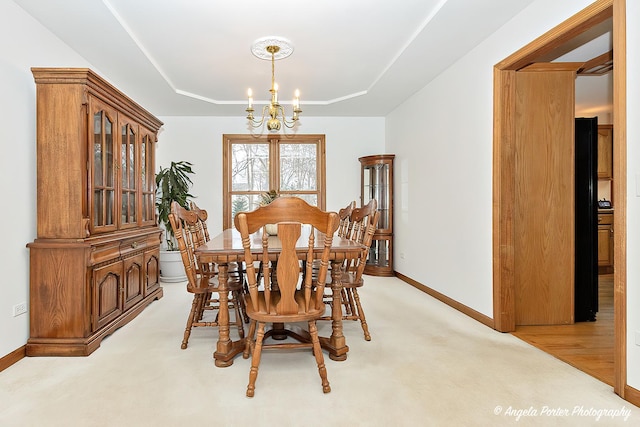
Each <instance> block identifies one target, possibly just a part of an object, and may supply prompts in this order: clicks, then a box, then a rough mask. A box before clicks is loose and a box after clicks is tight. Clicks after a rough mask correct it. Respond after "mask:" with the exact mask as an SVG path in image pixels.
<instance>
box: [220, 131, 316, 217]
mask: <svg viewBox="0 0 640 427" xmlns="http://www.w3.org/2000/svg"><path fill="white" fill-rule="evenodd" d="M243 143H250V144H268V145H269V189H270V190H276V191H277V192H278V193H280V194H284V195H286V194H287V193H295V194H315V195H316V197H317V200H318V207H319V208H320V209H322V210H325V206H326V194H325V189H326V151H325V135H320V134H306V135H305V134H301V135H280V134H274V135H263V136H254V135H235V134H233V135H223V136H222V163H223V167H222V187H223V188H222V227H223V229H227V228H233V218H231V197H232V196H233V195H234V194H245V193H247V192H246V191H239V192H234V191H232V189H231V185H232V180H231V169H232V163H231V160H232V158H231V155H232V150H231V146H232V145H233V144H243ZM312 143H313V144H316V154H317V155H316V174H317V176H316V189H315V190H313V191H309V190H307V191H280V149H279V148H280V145H281V144H312Z"/></svg>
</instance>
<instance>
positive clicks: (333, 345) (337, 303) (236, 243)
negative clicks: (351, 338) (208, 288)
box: [196, 226, 367, 367]
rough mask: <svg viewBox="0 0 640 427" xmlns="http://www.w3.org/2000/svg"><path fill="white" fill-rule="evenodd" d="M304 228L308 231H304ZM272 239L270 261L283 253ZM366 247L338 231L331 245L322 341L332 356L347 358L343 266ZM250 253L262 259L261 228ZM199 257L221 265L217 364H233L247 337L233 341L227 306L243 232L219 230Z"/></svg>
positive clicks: (303, 239)
mask: <svg viewBox="0 0 640 427" xmlns="http://www.w3.org/2000/svg"><path fill="white" fill-rule="evenodd" d="M305 230H307V231H306V233H305ZM309 230H310V227H308V226H307V227H303V232H302V235H301V236H300V239H299V240H298V242H299V245H298V246H299V247H300V251H299V256H300V259H304V257H305V255H306V252H307V251H308V246H307V242H308V241H307V239H308V236H309ZM316 233H317V234H319V236H317V237H316V239H315V242H316V243H315V244H316V248H317V250H318V252H321V251H322V243H323V240H324V237H323V236H322V233H320V232H318V231H316ZM269 239H275V241H274V242H269V253H268V256H269V261H271V262H274V261H276V262H277V259H278V255H279V253H280V246H279V245H278V242H279V240H278V237H277V236H269ZM363 250H367V248H366V247H365V246H364V245H362V244H360V243H357V242H354V241H352V240H349V239H345V238H343V237H340V236H337V235H335V236H334V237H333V242H332V245H331V255H330V261H331V267H332V268H331V285H330V286H331V292H332V294H331V298H332V304H331V306H332V311H331V322H332V325H331V336H330V337H320V344H321V346H322V348H323V349H325V350H327V351H328V353H329V358H331V359H332V360H337V361H343V360H346V359H347V352H348V351H349V347H348V346H347V343H346V339H345V337H344V335H343V333H342V305H341V293H342V282H341V281H340V276H341V268H340V266H341V265H342V263H343V261H344V260H345V259H354V258H357V257H359V256H360V255H361V254H362V251H363ZM251 253H252V255H254V256H255V257H256V258H257V260H259V261H263V262H264V260H263V259H262V232H261V231H258V232H256V233H254V234H253V235H252V236H251ZM196 257H197V258H198V261H199V262H201V263H214V264H216V265H217V267H218V282H219V287H220V293H219V294H220V295H219V299H220V309H219V312H218V330H219V334H218V342H217V345H216V350H215V352H214V353H213V358H214V359H215V365H216V366H218V367H227V366H231V365H232V364H233V358H234V357H235V356H236V355H237V354H238V353H241V352H242V351H243V350H244V345H245V344H244V339H239V340H237V341H232V340H231V339H230V336H229V307H228V291H227V289H228V287H227V280H228V265H229V263H243V262H244V249H243V247H242V240H241V237H240V233H239V232H238V231H237V230H236V229H231V228H229V229H226V230H224V231H223V232H222V233H220V234H218V235H217V236H215V237H214V238H212V239H211V240H210V241H208V242H207V243H205V244H204V245H202V246H200V247H198V248H197V249H196Z"/></svg>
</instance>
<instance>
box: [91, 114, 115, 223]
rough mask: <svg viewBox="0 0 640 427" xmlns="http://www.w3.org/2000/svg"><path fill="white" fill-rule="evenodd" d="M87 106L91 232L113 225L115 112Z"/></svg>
mask: <svg viewBox="0 0 640 427" xmlns="http://www.w3.org/2000/svg"><path fill="white" fill-rule="evenodd" d="M91 106H92V108H91V111H92V114H91V118H92V122H91V128H92V138H90V140H91V143H92V150H91V152H92V153H93V157H92V159H91V179H92V180H93V185H92V188H93V194H92V195H91V196H92V203H91V204H90V205H91V212H90V218H91V231H92V232H105V231H111V230H114V229H115V228H116V200H115V199H116V163H115V162H116V158H115V156H116V147H115V135H114V133H115V132H116V129H115V126H116V114H115V112H113V111H111V110H110V109H109V108H108V107H106V106H105V105H102V104H100V103H99V102H96V101H94V102H92V103H91Z"/></svg>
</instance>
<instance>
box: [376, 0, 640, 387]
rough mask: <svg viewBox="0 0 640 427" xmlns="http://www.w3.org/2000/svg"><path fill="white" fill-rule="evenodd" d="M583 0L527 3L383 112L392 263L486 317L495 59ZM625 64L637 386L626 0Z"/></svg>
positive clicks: (635, 37)
mask: <svg viewBox="0 0 640 427" xmlns="http://www.w3.org/2000/svg"><path fill="white" fill-rule="evenodd" d="M591 3H593V1H592V0H573V1H571V2H558V1H556V0H538V1H536V2H534V3H533V4H531V5H530V7H528V8H527V9H525V10H524V11H523V12H522V13H521V14H520V15H518V16H517V17H515V18H514V19H513V20H512V21H510V22H509V23H507V24H506V25H504V26H503V27H502V28H500V30H498V31H497V32H496V33H494V34H493V35H492V36H491V37H489V38H488V39H487V40H485V41H483V42H482V43H481V44H480V45H478V46H477V47H476V48H475V49H474V50H473V51H472V52H470V53H469V54H468V55H466V56H465V57H464V58H462V59H461V60H460V61H458V62H457V63H456V64H454V65H453V66H452V67H450V68H449V69H448V70H447V71H445V72H444V73H443V74H441V75H440V76H438V78H437V79H435V80H434V81H433V82H431V83H430V84H429V85H427V86H426V87H425V88H423V89H422V90H421V91H419V92H418V93H417V94H416V95H415V96H414V97H413V98H412V99H410V100H409V101H407V102H405V103H404V104H403V105H401V106H400V107H399V108H398V109H396V110H395V111H394V112H393V113H392V114H390V115H389V116H388V117H387V133H386V141H387V151H388V152H392V153H395V154H396V201H395V206H396V216H395V218H396V219H395V224H394V226H395V235H396V237H395V245H396V246H395V255H396V258H395V259H396V265H395V269H396V270H397V271H399V272H400V273H403V274H405V275H407V276H409V277H411V278H412V279H415V280H417V281H419V282H421V283H423V284H425V285H426V286H429V287H431V288H433V289H435V290H437V291H439V292H441V293H443V294H445V295H447V296H448V297H451V298H453V299H454V300H456V301H459V302H461V303H463V304H465V305H467V306H469V307H471V308H472V309H475V310H477V311H479V312H480V313H483V314H485V315H487V316H490V317H493V307H492V304H493V299H492V298H493V297H492V281H493V277H492V270H491V268H492V253H491V250H492V233H491V231H492V149H493V141H492V137H493V129H492V127H493V113H492V110H493V92H492V90H493V66H494V64H496V63H498V62H499V61H501V60H502V59H504V58H506V57H507V56H509V55H510V54H512V53H514V52H515V51H517V50H518V49H520V48H521V47H523V46H524V45H526V44H527V43H529V42H530V41H532V40H534V39H535V38H537V37H538V36H540V35H542V34H543V33H545V32H546V31H548V30H549V29H551V28H553V27H555V26H556V25H558V24H560V23H561V22H562V21H564V20H566V19H567V18H569V17H570V16H572V15H574V14H575V13H577V12H579V11H580V10H582V9H584V8H585V7H587V6H588V5H590V4H591ZM627 63H628V68H627V80H628V83H627V102H628V112H627V118H628V125H627V126H628V128H627V131H628V134H627V146H628V153H627V159H628V197H629V206H628V210H627V225H628V234H627V244H628V261H627V262H628V272H627V274H628V277H627V278H628V280H627V287H628V300H627V311H628V320H627V321H628V324H627V327H628V351H627V358H628V366H627V370H628V384H629V385H630V386H632V387H634V388H636V389H640V365H638V364H637V363H635V361H637V360H640V347H638V345H636V344H635V333H636V331H640V311H639V310H637V307H638V301H640V263H638V262H634V260H637V259H640V238H639V236H640V198H639V197H637V196H636V175H637V174H640V161H639V160H638V159H640V123H639V121H638V120H635V119H634V117H638V116H639V114H640V100H639V99H638V96H637V94H638V93H640V79H638V76H639V75H640V5H639V4H638V2H634V1H627ZM418 123H419V126H416V124H418ZM639 179H640V178H639ZM402 254H404V259H402V256H401V255H402ZM638 333H640V332H638Z"/></svg>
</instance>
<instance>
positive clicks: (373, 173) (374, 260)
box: [358, 154, 395, 276]
mask: <svg viewBox="0 0 640 427" xmlns="http://www.w3.org/2000/svg"><path fill="white" fill-rule="evenodd" d="M394 157H395V155H393V154H380V155H375V156H366V157H360V159H358V160H360V166H361V168H360V179H361V182H362V188H361V196H360V206H364V205H366V204H367V203H369V201H370V200H371V199H376V202H377V204H378V211H379V212H380V216H379V219H378V228H377V229H376V231H375V234H374V235H373V240H372V242H371V248H370V249H369V258H368V259H367V264H366V266H365V268H364V272H365V274H370V275H374V276H393V275H394V272H393V159H394Z"/></svg>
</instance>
